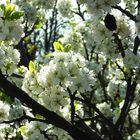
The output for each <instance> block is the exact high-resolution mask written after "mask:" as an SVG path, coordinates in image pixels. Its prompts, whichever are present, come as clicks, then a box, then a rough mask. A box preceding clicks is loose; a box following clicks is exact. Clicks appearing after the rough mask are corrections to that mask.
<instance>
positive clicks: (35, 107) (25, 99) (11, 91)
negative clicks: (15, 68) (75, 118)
mask: <svg viewBox="0 0 140 140" xmlns="http://www.w3.org/2000/svg"><path fill="white" fill-rule="evenodd" d="M0 87H2V88H3V90H4V91H5V94H6V95H7V96H10V97H11V98H12V99H14V98H15V97H16V98H17V99H19V100H20V101H21V102H22V103H24V104H26V105H27V106H28V107H29V108H31V109H32V111H33V113H34V114H40V115H41V116H43V117H44V118H46V119H47V121H48V123H50V124H52V125H55V126H57V127H59V128H62V129H63V130H65V131H67V132H68V133H69V135H70V136H72V137H73V138H74V139H75V140H81V137H82V138H83V139H88V140H102V139H101V138H100V137H99V136H98V135H97V134H94V137H93V138H91V137H90V136H88V134H86V132H83V131H81V130H79V129H78V128H76V127H75V126H74V125H72V124H71V123H69V122H68V121H66V120H65V119H64V118H62V117H61V116H59V115H57V114H56V113H54V112H52V111H50V110H48V109H47V108H45V107H44V106H42V105H41V104H39V103H38V102H36V101H35V100H34V99H32V98H31V97H30V96H28V95H27V94H26V93H25V92H24V91H22V90H21V89H20V88H18V87H16V86H15V85H13V84H12V83H11V82H9V81H8V80H7V79H6V78H5V77H4V76H3V75H2V72H1V71H0Z"/></svg>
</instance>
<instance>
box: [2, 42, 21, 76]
mask: <svg viewBox="0 0 140 140" xmlns="http://www.w3.org/2000/svg"><path fill="white" fill-rule="evenodd" d="M0 48H1V49H0V60H1V61H0V68H1V70H2V72H3V73H4V74H8V75H11V74H12V73H14V71H15V70H16V68H17V65H18V63H19V61H20V53H19V52H18V50H17V49H13V47H12V46H7V45H6V44H1V46H0Z"/></svg>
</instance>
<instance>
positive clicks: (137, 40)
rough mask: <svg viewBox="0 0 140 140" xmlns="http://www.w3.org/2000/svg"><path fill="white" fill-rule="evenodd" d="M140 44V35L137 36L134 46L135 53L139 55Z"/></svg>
mask: <svg viewBox="0 0 140 140" xmlns="http://www.w3.org/2000/svg"><path fill="white" fill-rule="evenodd" d="M139 45H140V39H139V37H138V36H136V37H135V40H134V48H133V53H134V54H135V55H137V51H138V47H139Z"/></svg>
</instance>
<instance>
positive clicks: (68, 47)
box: [64, 44, 72, 52]
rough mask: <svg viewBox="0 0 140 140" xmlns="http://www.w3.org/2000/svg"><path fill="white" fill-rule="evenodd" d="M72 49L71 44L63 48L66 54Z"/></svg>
mask: <svg viewBox="0 0 140 140" xmlns="http://www.w3.org/2000/svg"><path fill="white" fill-rule="evenodd" d="M71 48H72V46H71V44H68V45H66V46H65V47H64V51H65V52H68V51H69V50H70V49H71Z"/></svg>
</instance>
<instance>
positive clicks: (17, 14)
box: [10, 11, 24, 20]
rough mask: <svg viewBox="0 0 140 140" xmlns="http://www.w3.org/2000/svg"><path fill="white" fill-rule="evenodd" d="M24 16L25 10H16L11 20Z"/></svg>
mask: <svg viewBox="0 0 140 140" xmlns="http://www.w3.org/2000/svg"><path fill="white" fill-rule="evenodd" d="M22 16H24V12H17V11H16V12H14V13H12V14H11V16H10V19H11V20H14V19H15V20H16V19H19V18H20V17H22Z"/></svg>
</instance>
